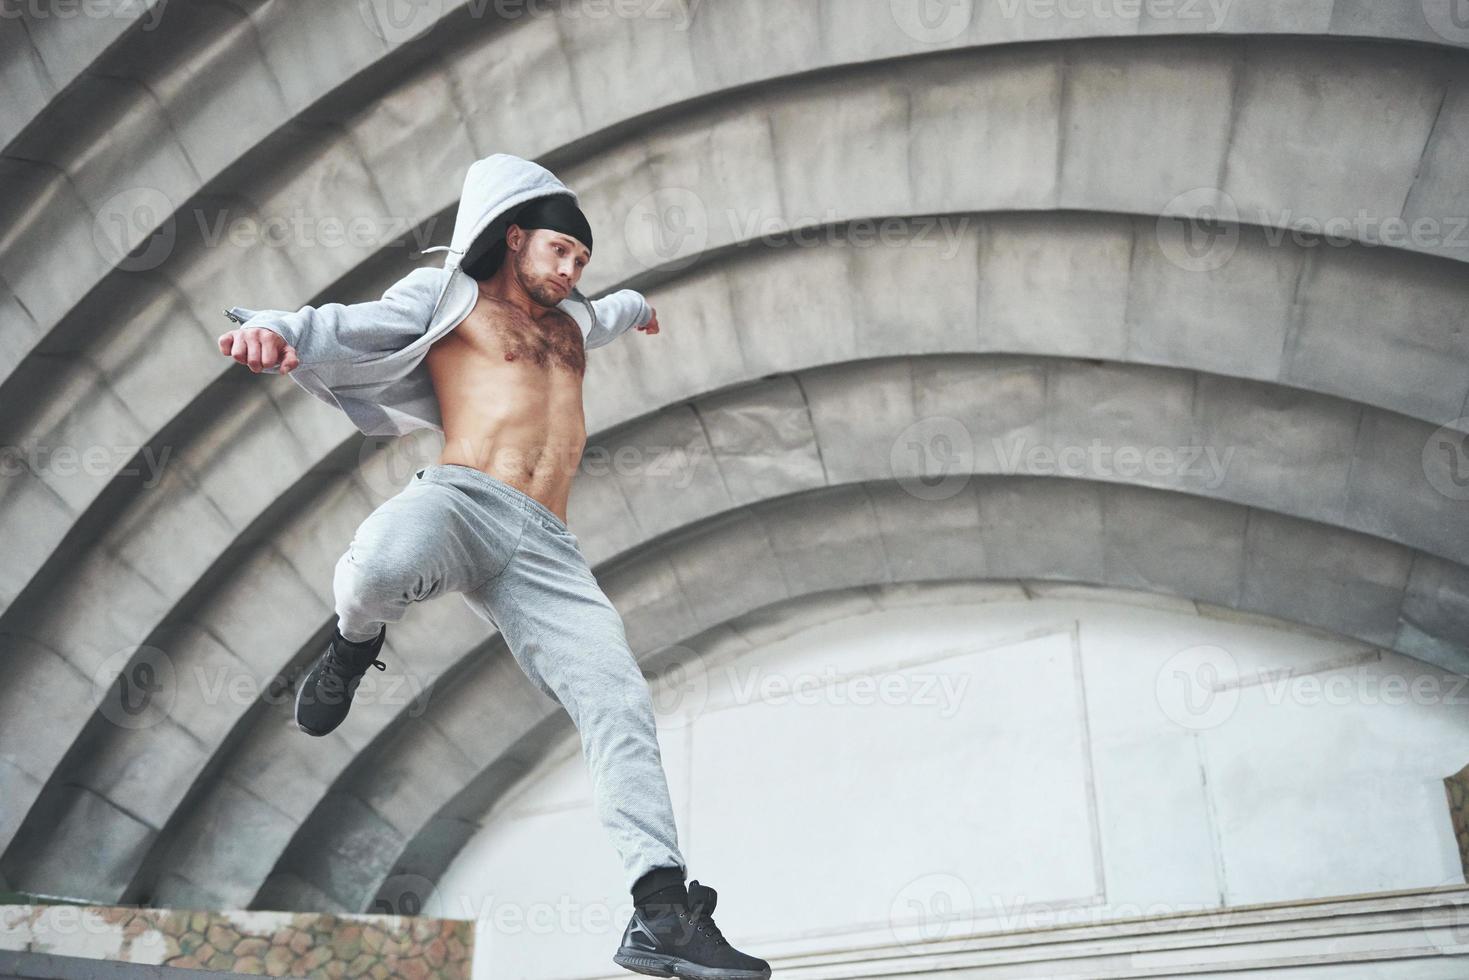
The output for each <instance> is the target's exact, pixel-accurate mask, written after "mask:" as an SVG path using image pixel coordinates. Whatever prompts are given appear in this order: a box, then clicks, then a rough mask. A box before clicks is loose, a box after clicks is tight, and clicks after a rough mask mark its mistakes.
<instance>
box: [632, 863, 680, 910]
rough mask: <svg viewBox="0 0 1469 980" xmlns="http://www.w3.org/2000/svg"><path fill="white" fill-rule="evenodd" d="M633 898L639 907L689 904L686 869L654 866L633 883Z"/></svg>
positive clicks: (634, 903)
mask: <svg viewBox="0 0 1469 980" xmlns="http://www.w3.org/2000/svg"><path fill="white" fill-rule="evenodd" d="M632 900H633V905H635V906H636V907H637V908H639V909H645V908H647V907H648V906H650V905H664V906H666V905H673V904H677V905H678V906H680V907H683V906H685V905H687V904H688V889H687V887H686V886H685V885H684V870H683V869H682V868H679V867H667V868H654V869H653V870H652V871H649V872H648V873H647V874H645V875H643V876H642V877H641V878H639V879H638V880H637V881H636V882H635V883H634V884H633V886H632Z"/></svg>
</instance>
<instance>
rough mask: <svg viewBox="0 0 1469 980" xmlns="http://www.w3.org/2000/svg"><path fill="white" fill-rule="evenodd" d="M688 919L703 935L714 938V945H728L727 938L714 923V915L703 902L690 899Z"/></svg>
mask: <svg viewBox="0 0 1469 980" xmlns="http://www.w3.org/2000/svg"><path fill="white" fill-rule="evenodd" d="M689 921H690V922H692V923H693V924H694V928H696V929H698V930H699V931H700V932H702V933H704V935H706V936H708V937H709V938H710V939H713V940H714V944H715V945H716V946H728V945H729V940H728V939H725V938H724V933H722V932H720V931H719V927H718V926H717V925H715V924H714V916H713V915H712V914H711V913H710V911H709V910H708V909H707V907H706V906H705V905H704V903H702V902H699V901H691V902H690V903H689Z"/></svg>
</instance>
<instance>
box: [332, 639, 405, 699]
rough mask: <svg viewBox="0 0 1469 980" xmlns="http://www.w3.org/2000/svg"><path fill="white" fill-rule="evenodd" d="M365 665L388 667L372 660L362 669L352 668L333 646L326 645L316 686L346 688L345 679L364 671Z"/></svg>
mask: <svg viewBox="0 0 1469 980" xmlns="http://www.w3.org/2000/svg"><path fill="white" fill-rule="evenodd" d="M367 667H376V668H377V669H378V670H387V669H388V665H387V664H385V663H383V662H382V661H381V660H374V661H372V663H370V664H368V665H367V666H366V667H363V668H362V670H360V671H358V670H354V669H353V667H352V665H351V664H349V663H348V662H347V661H346V660H344V659H342V656H341V654H339V653H338V652H337V648H336V647H335V646H331V647H328V648H327V651H326V656H325V657H323V658H322V664H321V676H320V677H319V678H318V679H317V682H316V683H317V687H318V688H325V689H326V690H328V691H332V692H340V691H343V690H346V687H347V681H348V680H349V679H350V678H352V677H355V676H356V675H357V674H359V673H366V672H367Z"/></svg>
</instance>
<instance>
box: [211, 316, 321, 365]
mask: <svg viewBox="0 0 1469 980" xmlns="http://www.w3.org/2000/svg"><path fill="white" fill-rule="evenodd" d="M219 352H220V353H221V354H223V355H224V356H225V357H233V358H234V359H235V360H237V361H239V362H240V363H241V364H243V365H245V366H246V367H248V368H249V369H250V370H251V371H254V372H255V373H256V374H259V373H260V371H261V369H262V368H268V367H275V366H276V365H277V364H279V365H280V369H281V374H290V373H291V372H292V371H294V370H295V369H296V366H297V365H298V364H300V363H301V362H300V360H299V359H297V357H296V349H295V348H294V347H292V346H291V345H290V344H288V343H286V342H285V341H284V340H282V339H281V335H280V334H278V333H275V332H274V331H271V330H266V329H265V328H264V327H241V328H240V329H239V330H231V331H229V332H228V333H222V334H220V335H219Z"/></svg>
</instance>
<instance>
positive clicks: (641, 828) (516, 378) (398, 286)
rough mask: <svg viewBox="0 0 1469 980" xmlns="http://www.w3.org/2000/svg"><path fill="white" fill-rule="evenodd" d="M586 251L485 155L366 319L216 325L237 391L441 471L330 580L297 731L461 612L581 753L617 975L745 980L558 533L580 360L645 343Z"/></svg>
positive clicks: (544, 205)
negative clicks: (397, 637) (401, 637)
mask: <svg viewBox="0 0 1469 980" xmlns="http://www.w3.org/2000/svg"><path fill="white" fill-rule="evenodd" d="M592 244H593V243H592V232H591V228H590V226H589V225H588V224H587V220H586V217H585V215H583V214H582V212H581V209H580V208H579V207H578V206H577V197H576V195H575V194H574V193H573V192H572V191H571V190H570V189H569V188H567V187H566V185H565V184H563V183H561V181H560V180H558V179H557V178H556V177H555V176H554V175H553V174H551V173H550V171H548V170H546V169H545V168H543V167H541V166H539V165H537V164H535V163H532V162H530V161H528V160H524V159H521V158H519V157H515V156H511V155H509V154H503V153H502V154H496V155H494V156H491V157H487V158H486V159H484V160H480V161H477V162H476V163H475V164H473V165H472V166H471V167H470V168H469V173H468V175H467V177H466V178H465V182H464V192H463V195H462V197H461V199H460V203H459V211H458V214H457V216H456V219H455V226H454V238H453V245H452V246H450V247H448V249H447V251H448V253H449V254H448V258H447V259H446V260H445V263H444V268H443V269H417V270H415V271H414V272H412V273H409V274H408V275H407V276H405V277H404V278H403V279H401V280H399V282H397V283H395V284H394V285H393V286H392V287H390V288H389V289H388V291H387V292H386V293H385V294H384V295H383V297H382V299H381V300H379V301H376V302H369V303H358V304H354V305H351V306H343V305H341V304H327V305H324V306H321V307H310V306H307V307H303V308H302V309H300V310H299V311H296V312H287V311H281V310H264V311H252V310H246V309H243V308H241V307H233V308H231V309H230V310H229V311H227V315H228V316H230V317H231V319H233V320H235V321H236V322H239V323H240V324H241V326H240V328H239V329H236V330H231V331H230V332H228V333H226V334H223V335H222V336H220V338H219V349H220V352H221V353H223V354H225V355H227V356H229V357H232V358H234V359H235V360H236V361H239V362H240V363H242V364H247V365H248V366H249V367H250V370H252V371H255V372H257V373H258V372H261V371H266V372H277V371H278V372H280V373H286V374H289V375H290V376H291V377H292V379H293V380H295V381H296V382H297V383H298V384H300V385H301V386H302V387H303V388H305V389H306V390H307V391H310V392H311V393H312V394H313V395H315V396H316V397H318V398H321V399H322V400H323V401H326V402H327V403H328V404H332V405H334V406H336V407H339V408H341V409H342V410H343V411H344V412H346V413H347V415H348V417H349V418H351V419H352V421H353V422H354V423H355V424H356V425H357V427H358V428H359V429H360V430H361V431H363V432H364V433H366V434H368V435H399V434H402V433H405V432H408V431H411V430H413V429H415V428H421V427H424V426H430V427H433V428H435V429H438V430H440V431H442V432H443V434H444V448H443V451H442V453H441V455H440V457H439V460H438V462H436V463H435V464H433V465H431V466H428V467H425V468H424V469H422V470H419V471H418V472H417V473H416V474H415V476H414V477H413V479H412V480H410V481H409V483H408V485H407V486H406V487H405V488H404V489H403V490H402V491H401V492H400V493H398V494H397V495H396V496H394V497H392V498H390V499H389V500H387V501H386V502H384V503H383V504H382V505H381V506H379V507H378V508H377V509H376V510H374V511H373V512H372V513H371V514H370V515H368V517H367V518H366V519H365V520H364V521H363V522H362V524H361V525H360V526H359V527H358V528H357V531H356V533H355V534H354V535H353V538H352V541H351V543H350V545H349V546H348V548H347V551H346V552H345V553H344V554H343V555H342V557H341V559H340V560H339V561H338V562H337V566H336V571H335V575H334V581H333V588H334V593H335V600H336V624H335V627H334V628H333V631H332V637H331V641H330V643H329V644H328V645H327V648H326V650H325V651H324V652H323V653H322V655H321V656H320V657H319V658H318V659H317V660H316V662H315V663H314V664H313V665H312V667H311V669H310V671H309V672H308V673H307V674H306V676H305V678H304V679H303V681H302V684H301V688H300V690H299V691H298V693H297V698H296V722H297V724H298V725H299V726H300V727H301V728H302V729H303V730H304V731H306V732H308V733H309V734H312V735H318V736H320V735H326V734H328V733H329V732H331V731H333V730H334V729H335V728H336V727H337V726H338V725H340V724H341V722H342V720H343V719H344V718H345V717H346V715H347V712H348V710H349V708H350V706H351V702H352V696H353V693H354V692H355V691H356V688H357V685H358V684H359V683H360V681H361V678H362V676H363V674H364V673H366V671H367V669H368V668H369V667H377V668H378V669H380V670H383V669H386V664H384V663H383V662H382V661H381V660H378V659H377V656H378V654H379V653H380V651H381V650H382V646H383V642H384V639H385V638H386V635H387V625H388V624H389V623H393V622H397V621H398V620H399V619H401V618H402V616H403V615H404V613H405V612H406V610H407V608H408V606H409V605H410V604H411V603H413V602H419V601H422V600H424V599H428V598H431V597H434V596H438V595H444V594H447V593H451V592H457V593H460V594H461V595H462V596H463V597H464V600H465V601H466V602H467V603H468V604H469V606H470V608H471V609H473V610H474V611H475V612H476V613H477V614H479V615H480V616H481V617H483V618H484V619H485V620H487V621H488V622H490V623H491V624H494V625H496V626H497V627H498V628H499V629H500V631H501V633H502V635H503V636H504V638H505V641H506V644H507V646H508V647H509V648H510V651H511V653H512V655H513V656H514V657H515V659H516V662H517V663H518V664H519V665H520V667H521V668H522V669H523V670H524V671H525V673H526V675H527V676H528V677H529V678H530V679H531V681H532V682H533V683H534V684H535V685H536V686H537V687H538V688H539V689H540V690H541V691H543V692H545V693H546V694H547V696H549V697H551V698H552V699H554V700H555V701H557V703H559V704H561V705H562V706H563V707H564V708H565V709H566V710H567V712H568V714H570V716H571V719H572V721H573V723H574V724H575V725H576V727H577V731H578V732H579V734H580V736H581V741H582V747H583V753H584V756H585V758H586V761H587V764H588V766H589V768H590V771H591V775H592V784H593V792H594V797H595V803H596V807H597V813H598V817H599V819H600V820H601V822H602V825H603V826H604V827H605V828H606V830H607V832H608V834H609V835H610V836H611V838H612V840H613V842H614V844H615V845H616V847H617V849H618V852H619V854H620V855H621V857H622V861H623V865H624V868H625V872H626V875H627V881H628V882H629V883H630V888H631V891H632V895H633V902H634V912H633V916H632V918H631V920H630V921H629V922H628V925H627V928H626V929H625V930H624V932H623V938H622V945H621V948H619V949H618V951H617V953H616V955H615V956H614V957H613V959H614V961H615V962H617V963H618V964H619V965H621V966H624V967H626V968H628V969H631V970H635V971H637V972H640V973H646V974H650V975H653V976H664V977H666V976H674V975H677V976H685V977H699V978H706V980H719V978H739V980H764V978H767V977H769V975H770V965H769V964H768V963H767V962H766V961H765V960H762V959H757V958H755V957H753V956H747V955H746V954H744V953H741V952H739V951H738V950H736V949H734V948H733V947H732V946H730V944H729V942H728V941H727V940H725V939H724V937H723V936H722V935H721V934H720V931H719V927H718V926H716V925H715V924H714V920H713V917H712V914H711V913H712V912H713V911H714V906H715V898H716V893H715V891H714V889H712V888H710V887H708V886H707V885H701V884H700V883H699V882H698V881H697V880H694V881H691V882H689V884H688V886H687V887H685V885H684V876H685V872H686V865H685V863H684V860H683V856H682V855H681V854H680V852H679V850H678V843H677V830H676V828H675V826H674V816H673V807H672V804H671V801H670V799H669V793H668V786H667V782H666V779H665V776H664V772H663V766H662V758H661V755H660V753H659V746H658V737H657V729H656V726H655V722H654V716H653V706H652V699H651V697H650V695H649V692H648V688H647V683H646V681H645V680H644V678H643V676H642V673H641V671H640V670H639V669H638V665H637V661H636V658H635V657H634V656H633V654H632V651H631V650H630V649H629V647H628V645H627V640H626V636H625V634H624V631H623V624H622V620H621V617H620V616H619V615H618V613H617V611H616V609H615V608H614V607H613V606H612V603H611V602H610V601H609V600H608V598H607V596H606V594H605V593H604V592H603V591H602V589H601V587H600V586H599V585H598V583H597V580H596V578H595V577H594V576H593V574H592V572H591V569H590V567H589V566H588V565H587V562H586V560H585V558H584V557H583V556H582V553H581V551H580V548H579V546H578V542H577V538H576V535H574V534H572V533H571V531H570V530H568V528H567V526H566V505H567V499H568V497H569V495H570V492H571V483H572V478H573V477H574V475H575V473H576V469H577V466H578V465H579V463H580V460H581V454H582V450H583V449H584V447H585V444H586V428H585V423H584V418H583V411H582V382H583V376H584V373H585V358H586V351H587V350H588V349H591V348H594V347H600V346H602V345H604V344H607V343H609V342H611V341H612V340H613V339H615V338H616V337H617V336H619V335H620V334H622V333H624V332H626V331H627V330H629V329H633V328H636V329H637V330H639V331H641V332H643V333H646V334H656V333H657V332H658V330H659V324H658V316H657V313H656V312H655V311H654V310H653V309H652V308H651V307H650V306H649V305H648V304H647V302H646V301H645V300H644V299H643V297H642V296H641V295H639V294H638V293H636V292H634V291H632V290H628V289H624V290H620V291H618V292H616V293H613V294H612V295H610V296H607V297H605V298H603V299H600V300H597V301H588V300H587V299H586V297H584V296H583V295H582V294H581V293H580V292H579V290H578V289H577V283H578V281H579V280H580V279H581V275H582V272H583V270H584V269H585V267H586V264H587V263H588V262H589V261H590V260H591V256H592Z"/></svg>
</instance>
